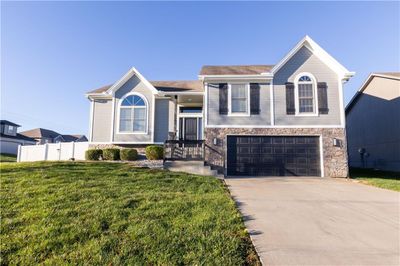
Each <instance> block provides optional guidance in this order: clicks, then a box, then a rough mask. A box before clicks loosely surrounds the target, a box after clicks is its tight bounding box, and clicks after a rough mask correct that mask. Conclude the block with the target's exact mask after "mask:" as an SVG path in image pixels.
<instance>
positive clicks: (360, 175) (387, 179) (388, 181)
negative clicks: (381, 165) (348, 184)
mask: <svg viewBox="0 0 400 266" xmlns="http://www.w3.org/2000/svg"><path fill="white" fill-rule="evenodd" d="M350 176H351V178H354V179H357V180H360V181H361V182H363V183H365V184H368V185H372V186H375V187H380V188H386V189H390V190H394V191H400V173H396V172H388V171H377V170H373V169H360V168H351V169H350Z"/></svg>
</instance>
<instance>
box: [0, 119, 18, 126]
mask: <svg viewBox="0 0 400 266" xmlns="http://www.w3.org/2000/svg"><path fill="white" fill-rule="evenodd" d="M0 124H1V125H10V126H14V127H20V125H17V124H15V123H13V122H10V121H8V120H0Z"/></svg>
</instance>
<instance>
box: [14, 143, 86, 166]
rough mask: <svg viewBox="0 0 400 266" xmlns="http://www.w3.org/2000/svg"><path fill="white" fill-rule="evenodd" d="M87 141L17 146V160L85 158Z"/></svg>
mask: <svg viewBox="0 0 400 266" xmlns="http://www.w3.org/2000/svg"><path fill="white" fill-rule="evenodd" d="M88 149H89V143H88V142H60V143H50V144H49V143H48V144H42V145H30V146H22V145H20V146H19V147H18V157H17V162H34V161H67V160H71V159H74V160H85V152H86V151H87V150H88Z"/></svg>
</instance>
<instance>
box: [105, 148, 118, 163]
mask: <svg viewBox="0 0 400 266" xmlns="http://www.w3.org/2000/svg"><path fill="white" fill-rule="evenodd" d="M103 159H104V160H107V161H118V160H119V149H116V148H109V149H104V150H103Z"/></svg>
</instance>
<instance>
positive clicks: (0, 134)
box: [0, 133, 36, 142]
mask: <svg viewBox="0 0 400 266" xmlns="http://www.w3.org/2000/svg"><path fill="white" fill-rule="evenodd" d="M0 137H2V138H9V139H20V140H25V141H31V142H36V140H34V139H33V138H30V137H27V136H24V135H21V134H19V133H17V135H16V136H11V135H6V134H3V133H0Z"/></svg>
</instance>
